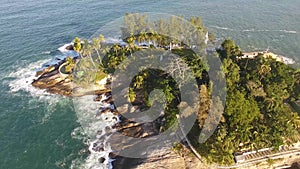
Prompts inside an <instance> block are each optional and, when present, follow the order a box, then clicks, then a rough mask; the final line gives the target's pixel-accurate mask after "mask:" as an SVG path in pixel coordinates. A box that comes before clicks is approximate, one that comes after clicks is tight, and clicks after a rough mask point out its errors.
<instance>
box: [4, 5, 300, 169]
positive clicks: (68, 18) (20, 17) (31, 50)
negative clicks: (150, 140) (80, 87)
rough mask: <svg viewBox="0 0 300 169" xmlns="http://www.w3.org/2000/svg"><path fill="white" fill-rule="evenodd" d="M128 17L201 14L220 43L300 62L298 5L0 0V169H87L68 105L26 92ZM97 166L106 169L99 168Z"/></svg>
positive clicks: (76, 122) (55, 98)
mask: <svg viewBox="0 0 300 169" xmlns="http://www.w3.org/2000/svg"><path fill="white" fill-rule="evenodd" d="M128 12H139V13H142V12H154V13H155V12H157V13H168V14H173V15H184V16H186V17H190V16H201V17H202V18H203V22H204V24H205V25H206V26H207V27H208V28H209V30H210V31H213V32H215V34H216V37H217V39H218V41H219V42H221V41H222V40H224V39H225V38H231V39H233V40H235V42H236V43H237V44H238V45H239V46H240V47H241V48H242V49H243V50H244V51H257V50H265V49H267V48H269V49H270V50H271V51H272V52H274V53H277V54H281V55H284V56H286V57H289V58H293V59H294V60H295V61H296V62H297V64H298V65H295V66H296V67H297V66H298V67H299V63H300V1H299V0H288V1H281V0H264V1H263V0H251V1H249V0H190V1H171V0H164V1H158V0H153V1H145V0H140V1H133V0H127V1H121V0H102V1H96V0H85V1H83V0H77V1H58V0H42V1H36V0H23V1H17V0H0V80H1V83H0V85H1V87H0V96H1V100H2V101H1V104H0V168H1V169H55V168H57V169H59V168H78V167H79V166H80V167H81V168H91V167H90V166H92V164H89V163H88V162H86V159H87V157H88V156H89V154H88V153H87V149H88V147H87V146H86V145H85V143H86V141H87V137H86V136H85V135H83V134H81V133H82V132H83V131H82V128H81V125H80V122H79V120H78V115H77V114H76V113H75V109H74V104H73V100H72V99H70V98H66V97H62V96H57V95H51V94H48V93H46V92H44V91H42V90H38V89H35V88H33V87H31V85H30V82H31V80H32V78H34V75H35V70H36V69H37V68H39V67H41V65H42V64H43V63H45V62H47V61H49V60H51V59H52V58H54V57H56V56H59V55H62V54H61V53H60V52H59V51H58V50H57V48H59V47H61V46H62V45H64V44H66V43H69V42H71V41H72V40H73V38H74V37H76V36H78V37H81V38H89V37H90V36H92V35H93V34H94V33H95V32H96V31H97V30H98V29H99V28H101V27H102V26H104V25H105V24H106V23H108V22H111V21H113V20H115V19H117V18H119V17H121V16H123V15H124V14H125V13H128ZM99 168H105V167H103V166H102V167H101V166H99Z"/></svg>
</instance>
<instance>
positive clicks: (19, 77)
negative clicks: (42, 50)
mask: <svg viewBox="0 0 300 169" xmlns="http://www.w3.org/2000/svg"><path fill="white" fill-rule="evenodd" d="M47 61H49V60H40V61H37V62H33V63H31V64H29V65H28V66H26V67H20V68H18V69H17V70H16V71H14V72H12V73H10V74H9V75H8V76H7V77H9V78H12V80H11V81H9V84H8V86H9V87H10V92H11V93H18V92H19V91H25V92H28V93H29V94H30V95H31V96H33V97H37V98H39V100H42V101H47V102H48V103H49V104H54V103H57V102H58V97H57V96H54V95H52V94H50V93H47V92H46V91H45V90H41V89H37V88H35V87H33V86H32V85H31V83H32V82H33V80H34V79H36V78H37V77H35V74H36V70H37V69H39V68H41V66H42V65H43V63H45V62H47Z"/></svg>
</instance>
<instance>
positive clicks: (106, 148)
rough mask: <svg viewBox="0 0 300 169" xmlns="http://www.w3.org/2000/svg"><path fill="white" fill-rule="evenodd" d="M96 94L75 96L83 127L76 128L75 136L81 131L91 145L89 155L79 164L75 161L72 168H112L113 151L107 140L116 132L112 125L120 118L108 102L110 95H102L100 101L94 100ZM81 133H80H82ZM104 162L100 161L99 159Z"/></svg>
mask: <svg viewBox="0 0 300 169" xmlns="http://www.w3.org/2000/svg"><path fill="white" fill-rule="evenodd" d="M94 98H95V96H82V97H79V98H74V100H73V101H74V106H75V111H76V115H77V117H78V122H79V123H80V124H81V127H82V128H83V130H82V131H80V130H79V129H76V131H74V136H76V137H77V138H78V134H76V133H78V132H79V133H80V134H83V133H84V135H85V136H86V137H88V140H87V142H86V144H87V145H88V147H89V152H90V154H89V156H88V157H87V159H85V161H84V162H83V163H80V164H77V163H76V162H74V163H73V164H72V166H71V168H74V169H75V168H82V169H111V168H112V164H111V162H112V161H113V159H110V158H109V154H110V153H111V152H112V149H111V147H110V144H109V143H108V142H107V140H108V139H109V137H110V136H111V134H112V133H113V132H114V130H113V129H112V126H113V125H114V124H116V123H117V122H118V121H119V119H118V117H117V116H116V115H114V114H113V112H112V111H113V109H114V106H113V105H111V104H109V103H106V101H105V100H106V99H108V98H109V96H106V95H105V94H103V95H102V97H101V98H102V99H101V100H100V102H95V101H94ZM105 109H108V110H110V111H108V112H106V113H99V111H101V110H105ZM80 134H79V135H80ZM101 159H102V160H104V161H102V162H103V163H100V162H99V161H101Z"/></svg>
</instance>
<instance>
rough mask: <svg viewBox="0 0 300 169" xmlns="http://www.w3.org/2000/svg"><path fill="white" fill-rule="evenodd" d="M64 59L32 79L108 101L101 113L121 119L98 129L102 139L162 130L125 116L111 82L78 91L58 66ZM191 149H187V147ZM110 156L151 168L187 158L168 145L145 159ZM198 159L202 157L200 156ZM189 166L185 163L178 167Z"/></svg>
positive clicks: (44, 86)
mask: <svg viewBox="0 0 300 169" xmlns="http://www.w3.org/2000/svg"><path fill="white" fill-rule="evenodd" d="M63 63H65V60H63V61H62V62H60V63H59V64H57V65H51V66H48V67H46V68H44V69H43V70H41V71H38V72H36V77H37V78H36V79H35V80H34V81H33V82H32V86H34V87H36V88H39V89H41V90H45V91H47V92H49V93H51V94H58V95H62V96H66V97H80V96H85V95H94V96H95V99H94V101H95V102H99V104H100V102H101V103H104V104H109V105H111V106H109V107H103V108H100V110H99V112H98V114H99V115H101V114H105V113H110V112H111V113H113V114H114V115H115V116H116V117H118V119H115V120H116V121H117V123H116V124H115V125H113V126H112V128H111V129H109V128H106V129H105V130H106V133H105V134H102V133H101V131H98V133H97V135H98V136H99V141H101V139H103V138H104V137H106V136H110V137H114V132H117V133H121V134H122V135H124V136H129V137H134V138H146V137H151V136H155V135H158V134H159V133H160V131H159V130H158V129H157V127H156V126H157V121H155V122H151V123H144V124H140V123H136V122H134V121H132V120H129V119H126V118H125V117H123V116H122V114H120V113H119V112H118V111H117V110H116V109H114V108H113V107H114V106H113V99H112V97H111V90H110V88H109V84H106V85H103V86H100V87H99V88H97V90H92V91H80V92H78V87H77V86H75V85H74V84H73V83H72V81H71V80H70V79H69V78H66V77H64V76H61V74H60V72H59V70H58V69H59V67H60V65H61V64H63ZM122 107H123V108H128V105H123V106H122ZM114 139H115V140H116V141H115V143H110V144H111V147H112V149H114V148H116V149H123V148H122V147H120V144H119V141H120V140H118V138H114ZM99 145H100V144H95V143H94V145H92V150H93V151H96V152H100V151H105V150H104V147H103V146H102V147H101V146H99ZM126 146H127V147H132V146H134V145H126ZM187 151H188V150H187ZM109 157H110V158H111V159H114V160H113V162H112V164H113V166H114V168H117V169H118V168H124V166H125V167H126V168H152V167H153V165H155V166H158V165H161V166H165V167H164V168H174V167H176V168H178V167H179V166H178V165H179V164H180V165H181V164H184V163H182V162H183V161H184V159H183V158H182V157H181V156H179V155H178V154H176V153H175V152H174V151H172V150H171V149H170V148H165V149H164V151H163V154H160V155H151V158H144V159H134V158H126V157H121V156H118V155H116V154H114V153H110V154H109ZM105 160H108V159H105V158H104V157H101V158H99V159H98V161H99V163H104V161H105ZM198 161H199V160H198ZM179 168H186V167H179Z"/></svg>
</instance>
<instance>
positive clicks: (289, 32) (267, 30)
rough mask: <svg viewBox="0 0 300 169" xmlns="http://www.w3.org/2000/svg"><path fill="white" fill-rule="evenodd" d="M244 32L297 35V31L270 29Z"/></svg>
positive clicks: (245, 30) (246, 30)
mask: <svg viewBox="0 0 300 169" xmlns="http://www.w3.org/2000/svg"><path fill="white" fill-rule="evenodd" d="M242 32H283V33H288V34H297V31H291V30H269V29H257V30H256V29H244V30H242Z"/></svg>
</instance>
